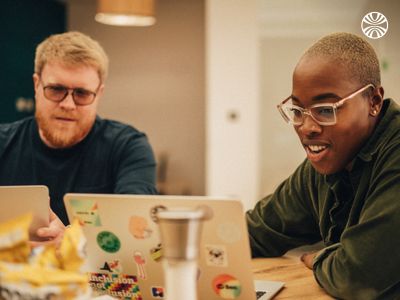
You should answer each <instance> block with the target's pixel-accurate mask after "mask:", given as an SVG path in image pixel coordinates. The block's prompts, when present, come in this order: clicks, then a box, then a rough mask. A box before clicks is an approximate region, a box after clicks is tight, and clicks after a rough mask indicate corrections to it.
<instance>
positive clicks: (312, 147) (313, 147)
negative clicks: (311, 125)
mask: <svg viewBox="0 0 400 300" xmlns="http://www.w3.org/2000/svg"><path fill="white" fill-rule="evenodd" d="M307 147H308V148H309V149H310V150H311V151H312V152H315V153H319V152H321V151H323V150H325V149H326V148H327V146H319V145H308V146H307Z"/></svg>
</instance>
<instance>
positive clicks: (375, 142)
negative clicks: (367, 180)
mask: <svg viewBox="0 0 400 300" xmlns="http://www.w3.org/2000/svg"><path fill="white" fill-rule="evenodd" d="M399 110H400V107H399V106H398V105H397V104H396V102H395V101H393V100H392V99H385V100H383V105H382V111H381V119H380V120H379V122H378V124H377V126H376V128H375V130H374V131H373V133H372V135H371V137H370V138H369V139H368V141H367V143H366V144H365V145H364V146H363V147H362V148H361V150H360V152H358V154H357V157H359V158H360V159H362V160H363V161H366V162H368V161H370V160H371V159H372V156H373V155H374V154H375V153H376V152H377V151H378V149H379V146H380V145H381V144H382V141H383V140H385V138H386V137H387V136H388V135H389V134H390V129H389V128H390V126H389V124H390V122H391V121H392V120H393V117H394V116H395V115H396V114H398V113H399ZM388 129H389V130H388Z"/></svg>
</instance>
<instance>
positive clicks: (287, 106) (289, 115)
mask: <svg viewBox="0 0 400 300" xmlns="http://www.w3.org/2000/svg"><path fill="white" fill-rule="evenodd" d="M371 87H372V88H375V86H374V85H373V84H371V83H370V84H368V85H366V86H364V87H362V88H360V89H358V90H357V91H355V92H354V93H352V94H350V95H349V96H347V97H345V98H342V99H341V100H339V101H338V102H335V103H320V104H314V105H311V106H310V107H309V108H303V107H300V106H297V105H294V104H292V103H291V102H289V101H291V100H293V99H292V96H289V97H288V98H286V99H285V100H283V101H282V102H281V103H280V104H279V105H278V110H279V112H280V113H281V115H282V117H283V118H284V119H285V121H286V122H288V123H289V124H292V125H295V126H299V125H301V124H303V122H304V119H305V115H309V116H311V117H312V118H313V119H314V120H315V122H317V123H318V124H320V125H323V126H329V125H335V124H336V114H337V109H338V108H339V107H340V106H342V105H343V104H344V103H345V102H346V101H347V100H349V99H351V98H353V97H354V96H356V95H357V94H359V93H361V92H363V91H365V90H367V89H369V88H371Z"/></svg>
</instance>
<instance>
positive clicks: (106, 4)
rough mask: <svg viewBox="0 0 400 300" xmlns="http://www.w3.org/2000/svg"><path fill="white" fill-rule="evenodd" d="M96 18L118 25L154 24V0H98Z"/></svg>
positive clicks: (99, 20)
mask: <svg viewBox="0 0 400 300" xmlns="http://www.w3.org/2000/svg"><path fill="white" fill-rule="evenodd" d="M95 20H96V21H97V22H100V23H103V24H108V25H117V26H150V25H153V24H154V23H155V22H156V19H155V17H154V0H97V13H96V16H95Z"/></svg>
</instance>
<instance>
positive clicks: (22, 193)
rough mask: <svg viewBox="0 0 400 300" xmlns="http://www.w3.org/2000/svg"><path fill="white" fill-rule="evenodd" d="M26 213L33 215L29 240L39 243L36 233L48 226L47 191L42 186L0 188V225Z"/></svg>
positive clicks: (45, 187)
mask: <svg viewBox="0 0 400 300" xmlns="http://www.w3.org/2000/svg"><path fill="white" fill-rule="evenodd" d="M26 213H32V214H33V220H32V223H31V226H30V227H29V239H30V240H31V241H39V240H40V238H39V237H38V236H37V235H36V231H37V229H38V228H40V227H45V226H48V225H49V189H48V188H47V186H44V185H20V186H0V223H1V222H5V221H8V220H11V219H13V218H15V217H18V216H21V215H23V214H26Z"/></svg>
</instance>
